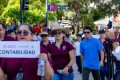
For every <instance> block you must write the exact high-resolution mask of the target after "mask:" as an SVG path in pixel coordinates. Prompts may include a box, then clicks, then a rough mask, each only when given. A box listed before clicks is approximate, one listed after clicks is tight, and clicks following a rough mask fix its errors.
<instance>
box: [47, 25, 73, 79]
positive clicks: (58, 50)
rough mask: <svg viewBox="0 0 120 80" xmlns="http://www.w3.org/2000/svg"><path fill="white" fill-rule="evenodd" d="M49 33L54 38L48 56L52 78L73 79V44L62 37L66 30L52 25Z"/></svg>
mask: <svg viewBox="0 0 120 80" xmlns="http://www.w3.org/2000/svg"><path fill="white" fill-rule="evenodd" d="M50 33H51V34H52V35H54V37H55V39H56V42H55V43H53V44H51V45H50V46H49V56H50V60H51V63H52V67H53V70H54V76H53V78H52V80H73V78H74V75H73V69H72V65H73V63H74V61H75V53H74V48H73V46H72V45H71V44H70V43H69V42H66V41H64V39H63V37H64V36H65V33H67V30H66V29H63V28H61V27H60V26H59V25H54V29H53V30H51V32H50Z"/></svg>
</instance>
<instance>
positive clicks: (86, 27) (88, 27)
mask: <svg viewBox="0 0 120 80" xmlns="http://www.w3.org/2000/svg"><path fill="white" fill-rule="evenodd" d="M85 29H88V30H90V31H91V32H92V31H93V30H92V28H91V27H90V26H85V28H84V30H85Z"/></svg>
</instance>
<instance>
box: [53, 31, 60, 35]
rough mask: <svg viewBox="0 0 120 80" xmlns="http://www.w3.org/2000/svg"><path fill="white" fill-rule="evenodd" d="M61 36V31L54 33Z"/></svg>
mask: <svg viewBox="0 0 120 80" xmlns="http://www.w3.org/2000/svg"><path fill="white" fill-rule="evenodd" d="M57 34H58V35H61V34H62V32H61V31H59V32H54V35H57Z"/></svg>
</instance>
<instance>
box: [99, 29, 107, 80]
mask: <svg viewBox="0 0 120 80" xmlns="http://www.w3.org/2000/svg"><path fill="white" fill-rule="evenodd" d="M99 35H100V38H99V40H100V42H101V43H102V45H103V48H104V56H105V57H104V65H103V66H101V67H100V77H101V80H105V77H106V78H107V75H106V74H108V66H107V54H106V52H105V51H106V50H105V49H106V34H105V31H104V30H103V29H101V30H99Z"/></svg>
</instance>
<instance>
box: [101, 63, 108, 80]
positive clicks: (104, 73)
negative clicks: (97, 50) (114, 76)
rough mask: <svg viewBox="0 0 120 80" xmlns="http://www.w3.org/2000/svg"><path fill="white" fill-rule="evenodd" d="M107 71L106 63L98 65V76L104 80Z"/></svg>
mask: <svg viewBox="0 0 120 80" xmlns="http://www.w3.org/2000/svg"><path fill="white" fill-rule="evenodd" d="M107 73H108V65H107V63H104V66H102V67H100V78H101V80H105V77H106V74H107Z"/></svg>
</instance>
